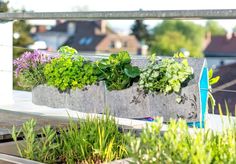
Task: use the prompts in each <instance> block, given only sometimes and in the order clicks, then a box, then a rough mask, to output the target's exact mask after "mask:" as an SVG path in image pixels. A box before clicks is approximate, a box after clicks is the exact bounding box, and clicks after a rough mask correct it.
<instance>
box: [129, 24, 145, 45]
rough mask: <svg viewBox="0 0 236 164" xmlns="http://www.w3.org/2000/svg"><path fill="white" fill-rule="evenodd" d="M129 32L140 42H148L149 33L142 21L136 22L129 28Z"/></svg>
mask: <svg viewBox="0 0 236 164" xmlns="http://www.w3.org/2000/svg"><path fill="white" fill-rule="evenodd" d="M131 31H132V32H131V34H132V35H135V37H136V38H137V39H138V40H139V41H140V42H145V43H146V42H148V39H149V33H148V30H147V25H146V24H144V23H143V20H136V21H135V22H134V24H133V25H132V27H131Z"/></svg>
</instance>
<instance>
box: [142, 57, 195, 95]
mask: <svg viewBox="0 0 236 164" xmlns="http://www.w3.org/2000/svg"><path fill="white" fill-rule="evenodd" d="M178 60H181V61H177V60H175V59H174V58H164V59H161V60H160V61H156V57H155V54H154V55H152V57H151V60H150V62H149V65H148V66H147V67H146V68H144V69H142V70H141V74H140V80H139V86H140V87H141V88H142V89H144V90H145V91H147V92H160V93H164V94H168V93H171V92H173V91H174V92H176V93H180V90H181V87H182V86H183V85H185V83H186V82H187V81H188V80H189V79H190V78H191V76H192V75H193V70H192V67H190V66H189V65H188V61H187V59H178Z"/></svg>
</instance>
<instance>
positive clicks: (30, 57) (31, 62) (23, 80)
mask: <svg viewBox="0 0 236 164" xmlns="http://www.w3.org/2000/svg"><path fill="white" fill-rule="evenodd" d="M51 58H52V57H50V56H48V55H47V54H46V53H44V52H42V51H38V50H35V51H33V52H25V53H24V54H22V56H21V57H19V58H17V59H16V60H14V62H13V64H14V66H15V76H16V77H17V78H18V79H19V85H20V86H22V87H23V88H26V89H31V88H33V87H35V86H37V85H40V84H44V83H46V78H45V76H44V73H43V69H44V66H45V64H47V63H48V62H50V60H51Z"/></svg>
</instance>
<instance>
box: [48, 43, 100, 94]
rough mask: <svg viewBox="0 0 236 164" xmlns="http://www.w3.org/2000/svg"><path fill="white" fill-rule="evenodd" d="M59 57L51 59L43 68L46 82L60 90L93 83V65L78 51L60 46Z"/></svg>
mask: <svg viewBox="0 0 236 164" xmlns="http://www.w3.org/2000/svg"><path fill="white" fill-rule="evenodd" d="M58 52H59V53H60V57H58V58H55V59H53V60H52V61H51V62H50V63H48V64H47V65H46V66H45V68H44V75H45V77H46V80H47V84H48V85H50V86H54V87H56V88H58V89H59V90H61V91H65V90H67V89H76V88H79V89H83V88H84V87H85V86H87V85H91V84H94V83H95V82H96V81H97V77H96V76H95V75H94V66H93V64H92V63H91V62H90V61H87V60H85V59H84V58H83V57H82V56H79V55H77V54H78V52H77V51H76V50H75V49H73V48H70V47H67V46H65V47H61V48H60V49H59V51H58Z"/></svg>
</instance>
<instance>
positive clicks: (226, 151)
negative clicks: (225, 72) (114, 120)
mask: <svg viewBox="0 0 236 164" xmlns="http://www.w3.org/2000/svg"><path fill="white" fill-rule="evenodd" d="M161 128H162V123H161V121H158V122H155V123H151V124H148V125H147V127H146V128H145V129H143V131H142V132H141V134H140V137H136V136H134V135H130V134H129V135H127V138H128V140H129V142H128V146H127V149H128V152H129V157H131V158H132V159H133V160H134V163H142V164H156V163H193V164H200V163H204V164H218V163H235V162H236V148H235V147H236V142H235V141H236V127H235V126H234V125H233V124H232V125H231V126H230V127H228V128H226V129H223V131H222V132H215V131H213V130H211V129H190V128H188V126H187V123H186V121H183V120H179V121H175V120H172V121H170V123H169V124H168V127H167V131H165V132H164V134H163V133H161Z"/></svg>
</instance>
